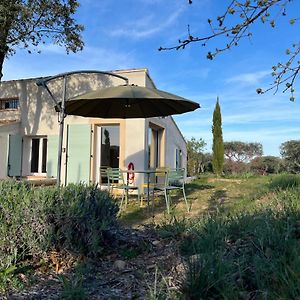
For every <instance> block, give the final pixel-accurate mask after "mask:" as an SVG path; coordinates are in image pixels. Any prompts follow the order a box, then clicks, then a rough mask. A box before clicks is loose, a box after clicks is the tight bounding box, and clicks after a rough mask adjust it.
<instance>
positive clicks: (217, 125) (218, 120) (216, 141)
mask: <svg viewBox="0 0 300 300" xmlns="http://www.w3.org/2000/svg"><path fill="white" fill-rule="evenodd" d="M212 134H213V146H212V151H213V158H212V166H213V171H214V173H215V174H216V175H217V176H220V175H221V174H222V171H223V163H224V144H223V133H222V117H221V108H220V104H219V98H218V99H217V103H216V106H215V110H214V113H213V126H212Z"/></svg>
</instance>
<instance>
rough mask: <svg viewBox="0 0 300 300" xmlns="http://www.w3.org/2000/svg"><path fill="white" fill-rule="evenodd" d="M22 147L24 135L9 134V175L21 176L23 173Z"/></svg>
mask: <svg viewBox="0 0 300 300" xmlns="http://www.w3.org/2000/svg"><path fill="white" fill-rule="evenodd" d="M22 147H23V140H22V136H20V135H9V146H8V149H9V150H8V151H9V152H8V176H21V174H22Z"/></svg>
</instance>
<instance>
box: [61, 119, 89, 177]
mask: <svg viewBox="0 0 300 300" xmlns="http://www.w3.org/2000/svg"><path fill="white" fill-rule="evenodd" d="M90 160H91V125H88V124H72V125H68V164H67V183H71V182H72V183H78V182H85V183H89V180H90Z"/></svg>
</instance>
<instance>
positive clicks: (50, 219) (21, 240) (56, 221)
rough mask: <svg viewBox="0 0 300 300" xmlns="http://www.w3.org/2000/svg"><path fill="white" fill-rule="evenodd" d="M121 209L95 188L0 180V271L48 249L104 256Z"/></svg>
mask: <svg viewBox="0 0 300 300" xmlns="http://www.w3.org/2000/svg"><path fill="white" fill-rule="evenodd" d="M117 210H118V209H117V206H116V204H115V203H114V202H113V201H112V199H111V198H110V196H109V195H108V194H107V193H104V192H101V191H100V190H99V189H98V188H97V187H96V186H85V185H83V184H78V185H69V186H67V187H63V188H54V187H40V188H34V187H31V186H29V185H27V184H25V183H23V182H16V181H12V180H10V181H0V236H1V239H0V270H1V269H6V268H9V267H10V266H12V265H15V264H16V263H18V262H19V261H21V260H22V259H24V258H26V257H32V256H35V257H41V256H42V255H43V254H44V253H45V252H46V251H48V250H50V249H55V250H68V251H71V252H75V253H78V254H83V255H88V256H96V255H98V254H100V253H101V251H102V248H101V247H102V246H103V243H104V242H105V236H104V233H105V232H106V231H107V230H110V228H112V227H113V226H114V225H115V224H116V214H117Z"/></svg>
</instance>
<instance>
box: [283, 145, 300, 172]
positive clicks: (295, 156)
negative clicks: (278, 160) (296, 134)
mask: <svg viewBox="0 0 300 300" xmlns="http://www.w3.org/2000/svg"><path fill="white" fill-rule="evenodd" d="M299 153H300V140H290V141H287V142H284V143H282V144H281V145H280V154H281V155H282V158H283V159H284V161H285V162H286V167H287V171H288V172H292V173H298V172H299V171H300V155H299Z"/></svg>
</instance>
